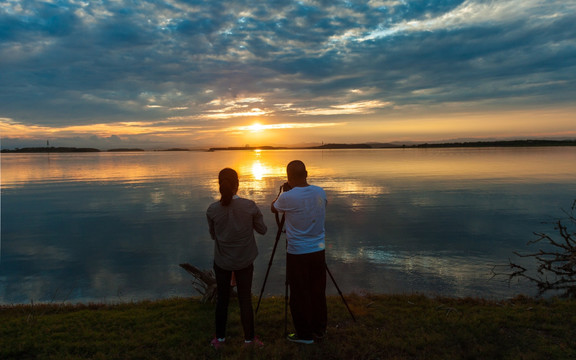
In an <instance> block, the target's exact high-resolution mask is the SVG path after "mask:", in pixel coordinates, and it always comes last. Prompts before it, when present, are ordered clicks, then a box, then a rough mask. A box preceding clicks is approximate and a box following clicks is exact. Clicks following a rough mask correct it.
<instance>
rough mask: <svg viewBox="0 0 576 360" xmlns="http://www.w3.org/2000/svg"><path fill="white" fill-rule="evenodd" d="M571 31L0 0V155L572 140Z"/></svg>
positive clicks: (474, 17) (188, 2)
mask: <svg viewBox="0 0 576 360" xmlns="http://www.w3.org/2000/svg"><path fill="white" fill-rule="evenodd" d="M575 24H576V3H574V2H571V1H563V0H548V1H542V0H501V1H484V0H466V1H461V0H446V1H437V2H421V1H410V0H406V1H400V0H398V1H393V0H365V1H354V0H346V1H324V0H317V1H312V0H304V1H288V0H271V1H262V2H253V1H244V0H233V1H221V0H214V1H195V0H163V1H156V0H149V1H137V2H134V1H127V0H118V1H83V0H64V1H38V0H7V1H4V2H3V3H2V5H0V123H1V124H0V126H1V130H2V135H1V136H2V139H3V144H2V146H3V147H5V146H6V144H18V143H19V141H20V142H22V143H25V142H26V141H28V142H30V141H32V140H34V139H37V140H38V141H40V140H42V141H44V142H45V139H46V138H47V137H53V138H59V139H77V140H78V139H79V141H82V139H90V138H91V137H92V139H94V137H96V138H97V139H110V138H111V137H112V136H114V139H119V141H124V142H127V143H134V144H136V143H138V144H149V145H150V146H160V145H164V144H166V145H168V144H178V145H187V146H196V145H198V146H200V145H212V144H218V143H226V142H229V143H235V142H242V141H246V139H245V138H241V139H240V138H238V137H237V135H238V134H240V133H242V131H249V130H250V126H251V125H252V124H253V123H255V122H258V123H259V124H261V125H262V126H263V127H262V130H265V131H268V132H269V133H270V136H269V137H268V138H264V137H263V138H262V139H261V140H262V141H277V142H278V141H280V142H281V139H282V138H283V137H285V135H287V134H290V135H291V136H296V137H298V138H299V139H300V140H302V141H314V139H317V138H318V134H319V133H322V134H323V136H327V134H329V135H330V137H331V139H333V140H335V141H336V140H338V141H346V140H347V139H349V140H350V141H379V140H381V141H393V140H402V139H407V138H410V137H413V138H414V140H421V139H424V140H426V139H441V138H448V137H481V136H486V137H510V136H512V137H513V136H568V137H576V127H575V126H574V123H576V117H575V115H573V114H574V113H575V112H574V110H575V107H576V106H575V104H574V99H576V25H575ZM551 109H552V110H553V113H554V114H555V115H554V118H551V117H544V118H542V119H541V120H540V122H538V121H532V118H531V116H533V115H531V114H537V113H549V112H552V110H551ZM455 114H457V115H458V118H457V119H455V118H454V115H455ZM496 114H498V115H497V116H496ZM502 114H513V115H510V117H508V118H506V117H503V116H502ZM496 117H497V118H498V120H497V121H496V120H491V119H495V118H496ZM517 117H526V118H527V119H529V120H528V122H529V123H530V124H531V127H530V128H526V127H522V126H518V127H516V129H517V132H516V133H514V132H513V131H512V130H509V131H506V132H499V131H498V127H497V126H495V125H497V124H500V122H502V121H504V122H508V123H510V124H517V122H518V121H517ZM438 119H452V123H451V124H452V125H451V126H446V127H445V128H444V127H442V128H434V127H433V126H431V125H432V124H434V123H436V122H437V121H438ZM478 119H482V120H478ZM474 121H481V122H482V123H483V124H484V125H483V126H477V124H474V126H472V124H470V122H474ZM551 121H552V123H551ZM554 121H557V123H554ZM411 124H412V125H411ZM426 124H428V125H430V126H428V125H427V126H425V128H427V129H429V131H428V132H425V131H421V129H422V125H426ZM554 124H555V125H554ZM564 124H572V125H564ZM411 126H412V127H411ZM549 128H550V129H552V128H553V129H554V130H553V131H552V130H548V129H549ZM243 129H244V130H243ZM298 129H299V131H300V132H297V131H298ZM440 129H449V131H446V132H444V133H442V131H439V130H440ZM470 129H476V130H474V131H472V130H470ZM478 129H480V130H478ZM491 129H494V130H493V131H491ZM228 130H229V135H226V134H227V132H228ZM443 134H444V135H443ZM559 134H561V135H559ZM324 138H325V137H324ZM325 139H326V138H325ZM289 142H290V141H288V140H284V143H289ZM103 144H105V142H103Z"/></svg>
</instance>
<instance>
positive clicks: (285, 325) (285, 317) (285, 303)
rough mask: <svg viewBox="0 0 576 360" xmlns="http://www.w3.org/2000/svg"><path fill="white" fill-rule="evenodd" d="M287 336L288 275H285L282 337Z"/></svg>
mask: <svg viewBox="0 0 576 360" xmlns="http://www.w3.org/2000/svg"><path fill="white" fill-rule="evenodd" d="M286 336H288V275H286V289H285V291H284V337H286Z"/></svg>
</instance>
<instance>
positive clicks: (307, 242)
mask: <svg viewBox="0 0 576 360" xmlns="http://www.w3.org/2000/svg"><path fill="white" fill-rule="evenodd" d="M326 202H327V201H326V193H325V192H324V189H322V188H321V187H319V186H315V185H308V186H304V187H300V186H298V187H294V188H292V190H290V191H286V192H283V193H282V194H280V196H279V197H278V199H277V200H276V202H275V203H274V207H275V208H276V210H278V211H280V212H284V213H286V237H287V239H288V249H287V252H288V253H289V254H294V255H301V254H309V253H313V252H317V251H321V250H324V248H325V247H326V245H325V242H324V220H325V218H326Z"/></svg>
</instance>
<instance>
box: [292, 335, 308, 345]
mask: <svg viewBox="0 0 576 360" xmlns="http://www.w3.org/2000/svg"><path fill="white" fill-rule="evenodd" d="M287 339H288V341H292V342H294V343H298V344H306V345H310V344H314V340H312V339H300V338H299V337H298V335H296V334H290V335H288V337H287Z"/></svg>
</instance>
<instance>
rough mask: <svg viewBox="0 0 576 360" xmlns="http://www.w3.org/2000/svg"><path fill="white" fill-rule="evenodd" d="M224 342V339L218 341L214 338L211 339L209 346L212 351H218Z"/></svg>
mask: <svg viewBox="0 0 576 360" xmlns="http://www.w3.org/2000/svg"><path fill="white" fill-rule="evenodd" d="M225 341H226V339H223V340H220V339H218V338H217V337H215V338H214V339H212V341H210V345H211V346H212V347H213V348H214V349H216V350H218V349H220V347H221V346H222V345H224V342H225Z"/></svg>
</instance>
